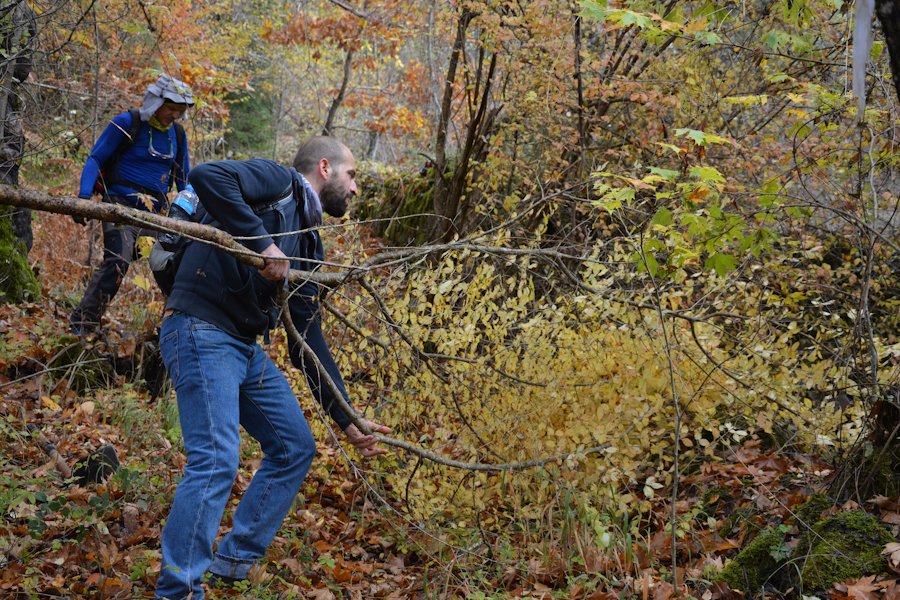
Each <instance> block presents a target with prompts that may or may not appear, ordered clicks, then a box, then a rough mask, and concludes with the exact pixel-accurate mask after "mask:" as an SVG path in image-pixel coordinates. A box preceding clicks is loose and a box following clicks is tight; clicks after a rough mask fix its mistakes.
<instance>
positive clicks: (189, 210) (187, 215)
mask: <svg viewBox="0 0 900 600" xmlns="http://www.w3.org/2000/svg"><path fill="white" fill-rule="evenodd" d="M199 200H200V199H199V198H198V197H197V194H196V192H194V188H192V187H191V186H190V184H188V185H187V186H186V187H185V188H184V189H183V190H181V191H180V192H178V195H177V196H175V199H174V200H172V205H171V206H169V218H170V219H177V220H179V221H193V215H194V211H196V210H197V203H198V202H199ZM179 237H181V234H179V233H175V232H168V233H164V234H162V235H161V236H159V243H160V244H161V245H162V247H163V248H165V249H166V250H172V249H173V248H174V247H175V246H176V245H177V243H178V238H179Z"/></svg>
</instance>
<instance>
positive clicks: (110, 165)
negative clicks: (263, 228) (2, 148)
mask: <svg viewBox="0 0 900 600" xmlns="http://www.w3.org/2000/svg"><path fill="white" fill-rule="evenodd" d="M193 105H194V100H193V96H192V95H191V89H190V88H189V87H188V86H187V85H186V84H184V83H183V82H181V81H178V80H177V79H174V78H172V77H170V76H168V75H162V76H161V77H160V78H159V79H157V80H156V81H155V82H154V83H152V84H150V86H149V87H148V88H147V93H146V94H145V95H144V103H143V105H142V106H141V107H140V108H139V109H133V110H129V111H127V112H124V113H122V114H120V115H117V116H116V117H114V118H113V119H112V121H110V123H109V125H108V126H107V127H106V129H105V130H104V131H103V133H102V134H100V137H99V138H97V142H96V144H94V148H93V149H92V150H91V155H90V156H89V157H88V159H87V162H85V165H84V170H83V171H82V172H81V185H80V187H79V190H78V197H79V198H90V197H91V196H92V195H93V194H95V193H96V194H100V195H101V196H102V198H103V201H104V202H115V203H116V204H122V205H123V206H128V207H130V208H137V209H140V210H147V211H151V212H154V213H159V212H162V211H163V210H164V209H165V208H166V207H167V206H168V198H167V193H168V191H169V190H170V189H171V187H172V184H173V183H174V184H175V186H176V187H177V189H178V190H179V191H181V190H183V189H184V188H185V186H186V185H187V176H188V172H189V171H190V168H191V165H190V158H189V155H188V145H187V137H186V136H185V134H184V129H183V128H182V127H181V125H180V124H178V123H176V121H177V120H178V119H180V118H181V117H182V116H183V115H184V113H185V112H186V111H187V109H188V107H190V106H193ZM76 222H78V221H76ZM80 222H81V223H82V224H83V221H80ZM139 235H155V234H154V233H152V232H149V231H144V230H141V229H140V228H138V227H135V226H132V225H119V224H115V223H104V224H103V262H102V264H101V265H100V267H99V268H98V269H97V270H96V271H95V272H94V275H93V277H91V281H90V283H89V284H88V286H87V289H86V290H85V292H84V297H83V298H82V300H81V303H80V304H79V305H78V307H77V308H76V309H75V311H74V312H73V313H72V316H71V317H70V318H69V327H70V329H71V330H72V332H73V333H76V334H78V335H83V334H86V333H90V332H91V331H94V330H95V329H97V327H99V325H100V317H101V316H103V312H104V311H105V310H106V306H107V305H108V304H109V302H110V301H111V300H112V298H113V296H115V295H116V292H117V291H118V290H119V286H120V285H121V283H122V279H123V278H124V277H125V273H126V272H127V271H128V266H129V265H130V264H131V261H132V259H133V258H134V254H135V250H134V244H135V241H136V240H137V238H138V236H139Z"/></svg>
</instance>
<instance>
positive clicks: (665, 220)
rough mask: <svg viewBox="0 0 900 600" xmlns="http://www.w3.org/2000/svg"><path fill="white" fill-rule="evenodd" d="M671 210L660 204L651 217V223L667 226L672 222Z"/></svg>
mask: <svg viewBox="0 0 900 600" xmlns="http://www.w3.org/2000/svg"><path fill="white" fill-rule="evenodd" d="M672 221H673V219H672V211H671V210H669V209H668V208H666V207H665V206H661V207H660V208H659V210H658V211H656V214H655V215H653V219H651V221H650V224H651V225H663V226H665V227H668V226H669V225H671V224H672Z"/></svg>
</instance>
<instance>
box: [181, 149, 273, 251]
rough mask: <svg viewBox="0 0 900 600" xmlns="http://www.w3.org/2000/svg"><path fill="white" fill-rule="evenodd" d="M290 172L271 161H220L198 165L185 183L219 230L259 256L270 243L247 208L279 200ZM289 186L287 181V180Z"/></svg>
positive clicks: (260, 222)
mask: <svg viewBox="0 0 900 600" xmlns="http://www.w3.org/2000/svg"><path fill="white" fill-rule="evenodd" d="M285 177H288V178H289V177H290V171H287V170H286V169H285V168H284V167H281V166H279V165H278V164H276V163H274V162H272V161H265V160H249V161H227V160H225V161H220V162H208V163H203V164H201V165H197V166H196V167H194V168H193V169H191V171H190V173H189V174H188V180H189V181H190V184H191V185H192V186H193V187H194V191H195V192H197V196H198V197H199V198H200V202H202V203H203V208H205V209H206V211H207V212H208V213H209V214H210V215H212V217H213V218H214V219H216V220H217V221H218V222H219V223H220V224H221V225H222V229H224V230H225V231H227V232H228V233H230V234H231V235H233V236H235V237H240V238H247V239H241V240H239V241H240V242H241V243H242V244H243V245H244V246H246V247H247V248H249V249H250V250H253V251H254V252H262V251H263V250H265V249H266V248H268V247H269V246H270V245H272V243H273V240H272V237H271V236H270V235H269V232H268V231H266V229H265V227H264V226H263V222H262V220H261V219H260V218H259V217H258V216H257V215H256V214H255V213H254V212H253V210H252V209H251V208H250V206H251V205H256V204H260V203H264V202H266V201H268V200H271V199H274V198H277V197H278V190H277V189H276V188H279V186H280V188H279V189H283V187H284V181H285ZM287 181H288V182H289V181H290V179H287Z"/></svg>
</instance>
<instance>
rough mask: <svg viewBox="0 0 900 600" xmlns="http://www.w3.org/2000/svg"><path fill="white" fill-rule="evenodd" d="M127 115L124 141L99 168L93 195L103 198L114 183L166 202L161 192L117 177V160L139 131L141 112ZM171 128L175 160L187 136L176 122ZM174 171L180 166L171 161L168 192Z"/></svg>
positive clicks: (179, 168) (136, 111) (132, 110)
mask: <svg viewBox="0 0 900 600" xmlns="http://www.w3.org/2000/svg"><path fill="white" fill-rule="evenodd" d="M128 114H129V115H131V126H130V127H129V128H128V131H126V132H125V140H124V141H122V143H121V144H119V147H118V148H116V151H115V153H113V155H112V157H110V159H109V160H108V161H107V163H106V164H105V165H103V166H101V167H100V176H99V177H97V181H96V182H95V183H94V193H95V194H100V195H102V196H105V195H106V190H107V188H108V186H110V185H113V184H116V183H121V184H123V185H127V186H128V187H130V188H132V189H135V190H137V191H138V192H141V193H142V194H148V195H150V196H153V197H154V198H156V199H157V200H160V201H162V202H167V201H168V199H167V198H165V194H162V192H157V191H154V190H151V189H148V188H146V187H144V186H142V185H138V184H136V183H132V182H130V181H126V180H125V179H121V178H120V177H119V169H118V164H119V160H121V158H122V155H123V154H125V151H126V150H128V148H129V147H130V146H131V145H132V144H133V143H134V140H135V139H136V138H137V135H138V132H139V131H140V130H141V112H140V111H139V110H138V109H136V108H132V109H131V110H129V111H128ZM173 126H174V127H175V142H176V144H177V146H178V150H177V151H176V152H175V156H176V158H177V157H178V154H179V153H180V152H181V150H182V149H183V148H185V147H186V145H185V144H186V143H187V136H186V134H185V132H184V127H183V126H182V125H181V123H179V122H177V121H176V122H175V123H174V124H173ZM176 169H178V170H179V171H180V170H181V165H179V164H178V161H177V160H175V161H173V163H172V170H171V171H170V172H169V189H170V190H171V189H172V184H173V183H175V170H176ZM161 196H162V197H161Z"/></svg>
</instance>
